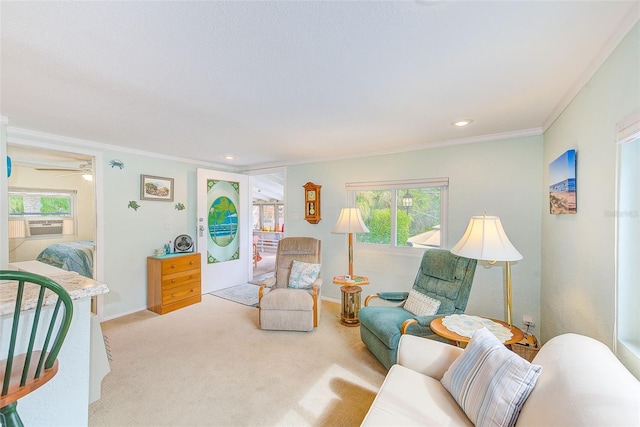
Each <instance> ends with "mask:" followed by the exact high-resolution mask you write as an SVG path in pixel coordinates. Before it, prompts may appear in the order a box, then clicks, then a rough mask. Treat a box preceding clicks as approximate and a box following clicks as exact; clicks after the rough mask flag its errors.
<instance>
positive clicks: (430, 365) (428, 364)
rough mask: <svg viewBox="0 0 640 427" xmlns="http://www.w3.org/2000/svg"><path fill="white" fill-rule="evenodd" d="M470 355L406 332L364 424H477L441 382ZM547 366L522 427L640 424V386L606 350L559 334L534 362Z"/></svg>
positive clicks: (522, 417) (528, 402)
mask: <svg viewBox="0 0 640 427" xmlns="http://www.w3.org/2000/svg"><path fill="white" fill-rule="evenodd" d="M462 352H463V350H462V349H460V348H457V347H454V346H452V345H448V344H444V343H442V342H438V341H433V340H428V339H424V338H419V337H416V336H413V335H403V336H402V338H401V340H400V344H399V348H398V363H397V364H396V365H394V366H392V367H391V369H390V370H389V372H388V374H387V377H386V378H385V380H384V383H383V384H382V387H381V388H380V390H379V391H378V394H377V396H376V398H375V400H374V401H373V404H372V406H371V408H370V409H369V412H368V413H367V415H366V417H365V419H364V421H363V422H362V425H363V426H407V425H420V426H458V425H473V424H472V423H471V421H470V420H469V418H467V416H466V415H465V413H464V412H463V410H462V409H461V408H460V407H459V406H458V404H457V403H456V401H455V400H454V399H453V397H451V395H450V394H449V392H448V391H447V390H446V389H445V388H444V387H443V386H442V384H441V383H440V379H441V378H442V376H443V374H444V373H445V372H446V371H447V369H448V367H449V365H450V364H451V363H452V362H453V361H454V360H455V359H456V358H457V357H458V356H459V355H460V354H462ZM532 363H533V364H536V365H540V366H542V372H541V373H540V376H539V377H538V379H537V383H536V385H535V387H534V389H533V391H532V392H531V394H530V395H529V397H528V399H527V400H526V402H525V403H524V406H523V407H522V410H521V412H520V415H519V417H518V419H517V422H516V425H517V426H546V427H549V426H563V427H564V426H589V427H595V426H640V382H639V381H638V380H637V379H636V378H635V377H634V376H633V375H632V374H631V373H630V372H629V371H627V370H626V369H625V367H624V366H623V365H622V364H621V363H620V362H619V361H618V359H617V358H616V357H615V355H614V354H613V353H612V352H611V351H610V350H609V348H608V347H607V346H605V345H604V344H602V343H600V342H599V341H596V340H594V339H592V338H588V337H585V336H582V335H577V334H565V335H560V336H557V337H555V338H553V339H551V340H549V342H547V343H546V344H545V345H544V346H543V347H542V348H541V349H540V351H539V352H538V354H537V355H536V357H535V358H534V359H533V362H532Z"/></svg>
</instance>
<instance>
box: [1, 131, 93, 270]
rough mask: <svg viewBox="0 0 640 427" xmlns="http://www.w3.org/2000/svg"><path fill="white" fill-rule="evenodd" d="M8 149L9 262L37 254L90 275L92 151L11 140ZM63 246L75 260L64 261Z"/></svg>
mask: <svg viewBox="0 0 640 427" xmlns="http://www.w3.org/2000/svg"><path fill="white" fill-rule="evenodd" d="M7 155H8V156H9V157H10V158H11V165H12V166H11V175H10V176H9V177H8V179H7V186H8V193H9V206H10V209H9V210H10V212H9V228H8V230H9V235H8V240H9V245H8V247H9V263H10V264H15V263H20V262H26V261H34V260H38V261H39V262H41V263H45V264H48V265H52V266H54V267H57V268H62V269H65V270H69V271H76V272H77V273H79V274H82V275H84V276H86V277H91V278H95V276H96V257H95V243H96V234H97V233H96V228H97V227H96V198H95V180H94V177H95V173H94V169H95V168H94V165H95V161H96V160H95V157H94V156H91V155H87V154H80V153H70V152H65V151H55V150H49V149H41V148H35V147H29V146H23V145H13V144H7ZM61 248H63V249H62V250H61ZM70 248H73V249H70ZM67 250H68V251H69V252H68V253H67V256H76V257H79V258H77V259H78V260H80V262H73V263H71V262H69V263H66V262H65V258H63V257H62V255H61V254H62V252H64V251H67ZM72 251H73V254H72V255H70V254H71V253H72Z"/></svg>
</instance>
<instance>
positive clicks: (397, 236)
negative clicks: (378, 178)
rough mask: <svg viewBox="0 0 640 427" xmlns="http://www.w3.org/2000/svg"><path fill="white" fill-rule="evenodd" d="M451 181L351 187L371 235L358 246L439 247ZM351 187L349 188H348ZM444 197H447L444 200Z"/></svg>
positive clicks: (359, 239)
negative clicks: (445, 202)
mask: <svg viewBox="0 0 640 427" xmlns="http://www.w3.org/2000/svg"><path fill="white" fill-rule="evenodd" d="M447 186H448V180H445V179H439V180H437V181H436V182H430V181H426V182H411V183H406V184H401V183H388V184H381V183H372V184H371V187H387V188H366V187H367V184H366V183H361V184H357V185H352V187H353V189H351V188H350V189H349V190H350V193H351V194H350V195H351V198H352V199H354V201H355V206H356V207H358V208H359V209H360V212H361V213H362V218H363V220H364V223H365V224H366V226H367V228H369V233H362V234H356V242H358V243H370V244H376V245H390V246H398V247H420V248H425V247H440V246H441V245H442V241H441V233H443V232H444V231H443V229H442V227H443V225H444V224H443V222H445V221H443V219H444V218H443V212H444V208H445V207H446V204H443V198H444V199H446V189H447ZM348 187H349V185H348ZM443 196H444V197H443Z"/></svg>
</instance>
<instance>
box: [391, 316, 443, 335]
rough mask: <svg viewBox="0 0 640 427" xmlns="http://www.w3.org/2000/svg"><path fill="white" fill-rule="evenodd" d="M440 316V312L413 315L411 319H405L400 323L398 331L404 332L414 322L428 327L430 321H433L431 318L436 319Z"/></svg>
mask: <svg viewBox="0 0 640 427" xmlns="http://www.w3.org/2000/svg"><path fill="white" fill-rule="evenodd" d="M442 316H443V315H442V314H434V315H432V316H414V317H413V319H407V320H405V321H404V322H403V323H402V326H401V327H400V331H401V333H402V334H406V333H407V331H408V330H409V327H410V326H411V325H415V324H417V325H420V326H423V327H427V328H428V327H429V326H430V325H431V322H433V319H437V318H438V317H442Z"/></svg>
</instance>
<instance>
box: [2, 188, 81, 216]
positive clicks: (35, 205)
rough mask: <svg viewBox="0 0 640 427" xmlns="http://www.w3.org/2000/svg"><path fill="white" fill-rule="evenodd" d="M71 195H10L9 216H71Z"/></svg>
mask: <svg viewBox="0 0 640 427" xmlns="http://www.w3.org/2000/svg"><path fill="white" fill-rule="evenodd" d="M71 199H72V197H71V195H44V194H36V193H34V194H23V193H20V194H18V193H16V194H9V215H13V216H18V215H20V216H24V215H56V216H69V215H71V206H72V204H71V203H72V202H71Z"/></svg>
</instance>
